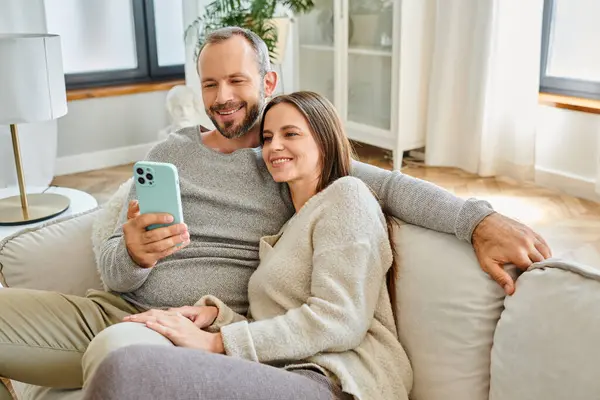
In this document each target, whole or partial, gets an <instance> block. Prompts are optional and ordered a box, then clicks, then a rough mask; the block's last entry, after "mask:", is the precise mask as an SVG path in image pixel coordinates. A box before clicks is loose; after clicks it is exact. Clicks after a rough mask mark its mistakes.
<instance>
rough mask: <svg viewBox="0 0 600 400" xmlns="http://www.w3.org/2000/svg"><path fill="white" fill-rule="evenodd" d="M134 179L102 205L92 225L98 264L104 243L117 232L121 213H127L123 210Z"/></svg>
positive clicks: (93, 242) (93, 243)
mask: <svg viewBox="0 0 600 400" xmlns="http://www.w3.org/2000/svg"><path fill="white" fill-rule="evenodd" d="M132 182H133V178H129V179H128V180H127V181H125V182H124V183H123V184H121V186H119V189H117V191H115V193H113V195H112V196H111V197H110V199H108V201H107V202H106V203H104V204H103V205H102V207H101V208H100V210H98V212H97V213H96V214H95V218H94V223H93V225H92V235H91V237H92V249H93V250H94V256H95V258H96V262H97V263H98V264H99V262H98V261H99V257H100V250H101V248H102V245H103V244H104V242H106V241H107V240H108V239H109V238H110V237H111V236H112V234H113V233H114V232H115V229H116V228H117V226H118V224H119V217H120V215H121V212H125V210H124V209H123V207H124V205H125V203H126V201H127V197H128V196H129V191H130V189H131V184H132Z"/></svg>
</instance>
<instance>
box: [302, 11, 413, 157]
mask: <svg viewBox="0 0 600 400" xmlns="http://www.w3.org/2000/svg"><path fill="white" fill-rule="evenodd" d="M314 3H315V7H314V9H313V10H312V11H311V12H309V13H307V14H304V15H301V16H299V17H298V23H297V24H296V25H297V29H298V31H297V38H298V43H297V57H296V59H297V64H296V71H297V72H296V73H297V76H296V79H297V80H296V82H297V87H298V89H299V90H312V91H315V92H318V93H320V94H322V95H324V96H325V97H327V98H328V99H329V100H331V101H332V102H333V103H334V104H335V106H336V108H337V109H338V111H339V112H340V115H341V116H342V118H343V120H344V125H345V127H346V130H347V133H348V136H349V137H350V138H351V139H353V140H356V141H359V142H364V143H368V144H372V145H375V146H378V147H382V148H386V149H390V150H394V152H397V151H398V150H399V149H400V148H401V147H402V140H399V138H398V136H397V129H396V128H397V125H398V124H397V122H398V109H399V108H398V93H399V84H398V82H399V67H400V43H399V40H398V39H399V37H400V27H399V24H400V1H399V0H315V1H314ZM411 144H412V145H413V147H414V146H415V145H417V144H419V145H421V144H420V143H416V142H415V141H412V143H411ZM402 150H409V149H408V148H402ZM398 156H399V158H400V160H401V157H402V155H401V154H399V155H398ZM394 158H395V159H396V158H397V157H394ZM397 166H399V165H397Z"/></svg>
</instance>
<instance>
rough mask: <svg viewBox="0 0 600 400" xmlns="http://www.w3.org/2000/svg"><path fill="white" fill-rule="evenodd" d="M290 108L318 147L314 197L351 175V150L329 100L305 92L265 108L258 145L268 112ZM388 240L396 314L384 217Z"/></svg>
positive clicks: (394, 266) (389, 281) (390, 235)
mask: <svg viewBox="0 0 600 400" xmlns="http://www.w3.org/2000/svg"><path fill="white" fill-rule="evenodd" d="M281 103H286V104H291V105H293V106H294V107H296V109H297V110H298V111H300V113H301V114H302V115H303V116H304V118H305V119H306V121H307V122H308V125H309V127H310V130H311V133H312V135H313V138H314V139H315V142H317V146H318V147H319V150H320V153H321V157H320V162H321V165H322V172H321V177H320V178H319V183H318V185H317V193H318V192H320V191H321V190H323V189H325V188H326V187H327V186H329V185H330V184H331V183H333V182H334V181H335V180H336V179H339V178H341V177H344V176H347V175H350V169H351V166H352V159H353V158H355V155H354V149H353V148H352V145H351V144H350V141H349V140H348V137H347V136H346V133H345V132H344V128H343V127H342V122H341V119H340V117H339V115H338V113H337V111H336V109H335V107H334V106H333V104H331V102H330V101H329V100H327V99H326V98H325V97H323V96H321V95H320V94H317V93H314V92H308V91H301V92H295V93H291V94H285V95H280V96H277V97H275V98H274V99H273V100H271V101H270V102H269V103H268V104H267V105H266V107H265V109H264V112H263V116H262V119H261V122H260V143H261V145H263V144H264V138H263V135H262V132H263V130H264V124H265V116H266V115H267V112H268V111H269V110H270V109H271V108H273V107H274V106H276V105H277V104H281ZM384 215H385V219H386V225H387V230H388V238H389V240H390V246H391V247H392V266H391V268H390V269H389V271H388V273H387V276H386V282H387V288H388V293H389V295H390V300H391V302H392V310H393V311H394V314H395V313H396V277H397V273H398V271H397V270H398V267H397V263H396V259H397V257H396V252H395V250H394V243H393V240H392V238H393V220H392V218H391V217H390V216H389V215H387V214H385V213H384Z"/></svg>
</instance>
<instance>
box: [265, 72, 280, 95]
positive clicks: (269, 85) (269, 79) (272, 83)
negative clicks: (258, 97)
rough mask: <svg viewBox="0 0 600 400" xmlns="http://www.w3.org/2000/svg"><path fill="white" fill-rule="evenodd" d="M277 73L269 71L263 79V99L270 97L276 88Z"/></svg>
mask: <svg viewBox="0 0 600 400" xmlns="http://www.w3.org/2000/svg"><path fill="white" fill-rule="evenodd" d="M277 80H278V76H277V72H275V71H269V72H267V74H266V75H265V77H264V87H265V97H271V96H272V95H273V93H275V89H276V88H277Z"/></svg>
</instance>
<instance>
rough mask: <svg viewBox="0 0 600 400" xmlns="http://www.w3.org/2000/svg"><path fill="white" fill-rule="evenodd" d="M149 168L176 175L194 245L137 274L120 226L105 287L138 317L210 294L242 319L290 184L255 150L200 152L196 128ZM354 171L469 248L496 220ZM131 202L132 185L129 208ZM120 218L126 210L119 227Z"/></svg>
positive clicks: (414, 184) (156, 151)
mask: <svg viewBox="0 0 600 400" xmlns="http://www.w3.org/2000/svg"><path fill="white" fill-rule="evenodd" d="M146 159H147V160H150V161H162V162H170V163H172V164H174V165H175V166H176V167H177V169H178V171H179V184H180V190H181V199H182V205H183V215H184V220H185V222H186V224H187V225H188V230H189V232H190V238H191V243H190V245H188V246H187V247H185V248H184V249H182V250H180V251H178V252H176V253H175V254H173V255H171V256H169V257H167V258H165V259H163V260H160V261H159V262H158V263H157V265H156V266H155V267H154V268H151V269H143V268H140V267H139V266H137V265H136V264H135V263H134V262H133V260H131V258H130V257H129V254H128V252H127V249H126V247H125V242H124V240H123V231H122V228H121V224H119V227H118V228H117V229H116V230H115V232H114V234H113V235H112V236H111V237H110V238H109V239H108V240H107V241H106V242H105V244H104V246H103V247H102V250H101V254H100V260H99V261H100V265H99V269H100V272H101V275H102V279H103V281H104V283H105V284H106V285H107V286H108V288H109V289H111V290H112V291H114V292H119V293H121V294H122V296H123V297H124V298H125V299H126V300H128V301H130V302H131V303H133V304H136V305H138V306H140V307H143V308H164V307H178V306H183V305H191V304H194V303H195V302H196V301H197V300H198V299H199V298H201V297H202V296H203V295H206V294H212V295H215V296H217V297H218V298H219V299H221V300H222V301H224V302H225V303H226V304H227V305H228V306H230V307H231V308H232V309H233V310H234V311H236V312H239V313H242V314H243V313H245V312H246V311H247V308H248V280H249V279H250V275H252V273H253V272H254V270H255V269H256V267H257V265H258V261H259V257H258V250H259V241H260V238H261V237H263V236H269V235H274V234H276V233H277V232H279V230H280V229H281V227H282V226H283V225H284V224H285V222H286V221H287V220H288V219H289V218H290V217H292V215H293V214H294V207H293V204H292V201H291V197H290V195H289V191H288V188H287V185H285V184H278V183H275V182H274V181H273V179H272V177H271V175H270V174H269V172H268V171H267V168H266V165H265V164H264V162H263V160H262V156H261V153H260V149H241V150H238V151H235V152H233V153H231V154H223V153H220V152H217V151H215V150H212V149H210V148H208V147H206V146H205V145H204V144H203V143H202V139H201V136H200V132H199V130H198V129H197V128H186V129H183V130H181V131H179V132H178V133H176V134H171V135H169V137H168V138H167V139H166V140H165V141H163V142H161V143H159V144H157V145H156V146H155V147H154V148H153V149H152V150H151V151H150V152H149V154H148V156H147V157H146ZM352 169H353V171H352V174H353V175H354V176H356V177H358V178H360V179H361V180H362V181H363V182H365V183H366V184H367V185H368V186H369V187H370V188H371V189H372V190H373V191H374V192H375V193H376V195H377V197H378V198H379V199H380V201H381V202H382V204H383V207H384V210H385V211H386V212H388V213H390V214H392V215H394V216H396V217H398V218H400V219H402V220H404V221H406V222H408V223H412V224H416V225H420V226H424V227H426V228H430V229H434V230H437V231H441V232H447V233H452V234H455V235H456V236H457V237H458V238H460V239H462V240H466V241H470V239H471V235H472V232H473V230H474V228H475V227H476V226H477V224H478V223H479V222H480V221H481V220H482V219H483V218H485V217H486V216H487V215H489V214H490V213H491V212H492V211H493V210H492V208H491V206H490V205H489V203H487V202H485V201H480V200H475V199H469V200H463V199H460V198H457V197H456V196H454V195H453V194H451V193H449V192H447V191H446V190H444V189H441V188H439V187H437V186H435V185H433V184H430V183H428V182H425V181H421V180H418V179H415V178H412V177H409V176H407V175H404V174H401V173H400V172H398V171H394V172H390V171H386V170H383V169H380V168H377V167H373V166H370V165H367V164H363V163H360V162H355V163H354V164H353V168H352ZM135 198H136V194H135V187H134V185H132V189H131V192H130V194H129V198H128V200H129V199H135ZM125 218H126V207H124V209H123V212H122V213H121V221H120V222H121V223H123V222H124V221H125Z"/></svg>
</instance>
